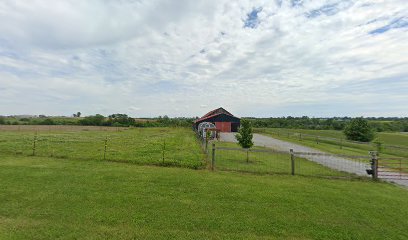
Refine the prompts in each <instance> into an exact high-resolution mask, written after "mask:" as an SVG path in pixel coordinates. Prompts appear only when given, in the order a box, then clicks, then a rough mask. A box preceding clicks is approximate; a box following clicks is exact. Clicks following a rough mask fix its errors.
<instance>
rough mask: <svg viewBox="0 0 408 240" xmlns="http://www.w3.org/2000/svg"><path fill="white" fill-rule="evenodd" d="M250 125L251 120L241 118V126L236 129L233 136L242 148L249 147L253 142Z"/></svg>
mask: <svg viewBox="0 0 408 240" xmlns="http://www.w3.org/2000/svg"><path fill="white" fill-rule="evenodd" d="M252 137H253V134H252V126H251V122H250V121H249V120H246V119H242V120H241V127H240V128H239V130H238V133H237V134H236V135H235V138H236V139H237V140H238V144H239V145H240V146H241V147H242V148H251V147H252V146H253V145H254V143H253V142H252Z"/></svg>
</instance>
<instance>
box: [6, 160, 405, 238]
mask: <svg viewBox="0 0 408 240" xmlns="http://www.w3.org/2000/svg"><path fill="white" fill-rule="evenodd" d="M0 182H1V185H0V186H1V187H0V206H1V207H0V239H57V238H58V239H78V238H80V239H95V238H98V239H119V238H121V239H130V238H138V239H168V238H177V239H197V238H212V239H248V238H252V239H255V238H256V239H261V238H262V239H277V238H278V239H407V238H408V231H407V229H408V222H407V221H406V216H407V215H408V202H407V201H406V200H407V199H408V191H406V190H405V189H401V188H399V187H396V186H393V185H391V184H387V183H378V182H369V181H349V180H339V179H336V180H330V179H329V180H328V179H321V178H306V177H300V176H285V175H272V176H269V175H249V174H240V173H231V172H209V171H206V170H189V169H183V168H162V167H154V166H138V165H133V164H126V163H113V162H100V161H92V160H90V161H82V160H62V159H54V158H45V157H24V156H17V157H16V156H13V157H2V158H1V159H0Z"/></svg>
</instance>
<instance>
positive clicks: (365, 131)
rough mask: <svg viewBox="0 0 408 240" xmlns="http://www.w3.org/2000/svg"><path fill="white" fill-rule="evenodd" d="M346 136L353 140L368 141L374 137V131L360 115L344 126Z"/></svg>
mask: <svg viewBox="0 0 408 240" xmlns="http://www.w3.org/2000/svg"><path fill="white" fill-rule="evenodd" d="M344 134H345V135H346V138H347V139H349V140H353V141H360V142H370V141H371V140H373V139H374V131H373V129H372V128H371V127H370V125H369V124H368V121H367V120H365V119H364V118H362V117H359V118H355V119H353V120H351V121H350V122H349V123H348V124H347V126H346V127H345V128H344Z"/></svg>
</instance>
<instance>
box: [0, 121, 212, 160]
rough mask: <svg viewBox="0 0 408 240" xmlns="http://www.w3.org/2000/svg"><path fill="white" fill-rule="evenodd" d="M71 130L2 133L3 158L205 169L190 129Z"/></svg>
mask: <svg viewBox="0 0 408 240" xmlns="http://www.w3.org/2000/svg"><path fill="white" fill-rule="evenodd" d="M70 128H72V129H71V130H70ZM70 128H63V130H62V131H61V130H58V129H59V128H58V126H49V127H44V128H33V130H32V131H1V132H0V154H4V155H23V156H28V155H33V154H35V155H36V156H43V157H53V158H59V159H77V160H78V159H80V160H108V161H118V162H131V163H136V164H153V165H172V166H182V167H190V168H201V167H204V161H203V160H204V156H203V152H202V150H201V149H200V146H199V144H198V143H197V139H196V137H195V135H194V133H193V132H192V131H191V129H190V128H130V129H123V128H101V129H105V131H103V130H98V128H96V127H95V130H89V129H82V128H81V127H74V126H73V127H70ZM34 129H41V130H40V131H37V132H35V131H34ZM81 129H82V130H81ZM108 129H109V131H107V130H108ZM85 130H86V131H85ZM34 139H36V141H35V151H34V149H33V148H34ZM105 143H106V144H105ZM105 145H106V148H105ZM105 149H106V151H105Z"/></svg>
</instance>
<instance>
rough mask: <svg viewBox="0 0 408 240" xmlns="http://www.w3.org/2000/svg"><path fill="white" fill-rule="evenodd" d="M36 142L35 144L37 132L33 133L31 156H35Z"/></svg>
mask: <svg viewBox="0 0 408 240" xmlns="http://www.w3.org/2000/svg"><path fill="white" fill-rule="evenodd" d="M36 142H37V132H35V135H34V139H33V156H35V147H36Z"/></svg>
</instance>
